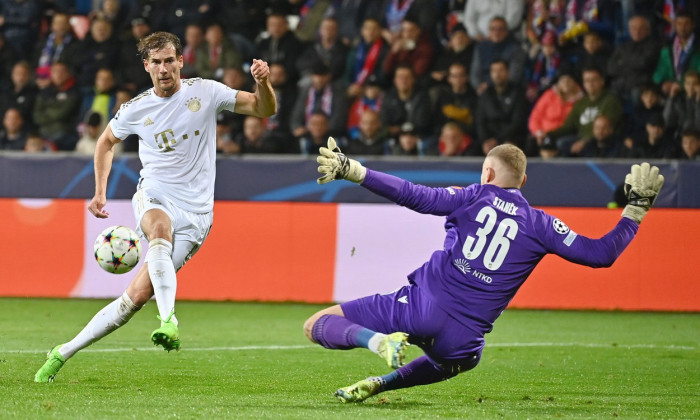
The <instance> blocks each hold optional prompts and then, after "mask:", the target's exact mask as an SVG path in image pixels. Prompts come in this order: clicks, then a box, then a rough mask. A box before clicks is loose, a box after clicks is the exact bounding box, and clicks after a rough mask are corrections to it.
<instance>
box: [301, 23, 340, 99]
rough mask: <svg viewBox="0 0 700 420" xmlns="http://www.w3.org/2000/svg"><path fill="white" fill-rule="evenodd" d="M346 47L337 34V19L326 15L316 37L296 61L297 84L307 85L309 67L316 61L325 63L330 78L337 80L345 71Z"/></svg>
mask: <svg viewBox="0 0 700 420" xmlns="http://www.w3.org/2000/svg"><path fill="white" fill-rule="evenodd" d="M347 54H348V47H347V46H346V45H345V44H343V42H342V41H341V40H340V36H339V35H338V21H336V20H335V18H332V17H327V18H325V19H323V20H322V21H321V27H320V28H319V31H318V39H316V40H315V41H314V42H312V43H310V44H309V45H308V46H307V47H306V48H305V49H304V52H303V53H302V54H301V55H300V56H299V58H298V59H297V62H296V67H297V72H298V73H299V74H300V76H301V80H300V81H299V86H300V87H301V88H304V87H308V86H309V79H310V78H311V69H312V68H313V66H314V65H315V64H316V63H322V64H324V65H326V66H327V67H328V68H329V69H330V71H331V80H333V81H335V80H339V79H341V78H342V77H343V72H344V71H345V61H346V59H347Z"/></svg>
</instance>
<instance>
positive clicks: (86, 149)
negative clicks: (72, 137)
mask: <svg viewBox="0 0 700 420" xmlns="http://www.w3.org/2000/svg"><path fill="white" fill-rule="evenodd" d="M106 125H107V122H106V120H104V119H103V117H102V116H101V115H100V114H99V113H97V112H92V113H90V114H88V115H87V118H85V129H84V130H83V134H82V136H81V137H80V140H78V144H76V145H75V152H76V153H77V154H79V155H85V156H93V155H94V154H95V147H97V139H99V138H100V134H101V133H102V130H104V128H105V126H106ZM114 146H115V150H114V152H115V154H119V153H121V151H122V147H123V143H118V144H115V145H114Z"/></svg>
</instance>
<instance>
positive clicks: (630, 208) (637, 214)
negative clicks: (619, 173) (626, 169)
mask: <svg viewBox="0 0 700 420" xmlns="http://www.w3.org/2000/svg"><path fill="white" fill-rule="evenodd" d="M663 185H664V176H663V175H661V174H659V168H657V167H656V166H651V165H649V164H648V163H647V162H643V163H642V164H641V165H632V168H631V171H630V173H628V174H627V176H626V177H625V196H626V197H627V200H628V204H627V205H626V206H625V209H624V210H623V211H622V216H623V217H626V218H628V219H630V220H634V221H635V222H637V224H639V223H642V219H644V216H646V214H647V212H648V211H649V209H650V208H651V206H652V205H654V201H655V200H656V197H657V196H658V195H659V191H661V187H662V186H663Z"/></svg>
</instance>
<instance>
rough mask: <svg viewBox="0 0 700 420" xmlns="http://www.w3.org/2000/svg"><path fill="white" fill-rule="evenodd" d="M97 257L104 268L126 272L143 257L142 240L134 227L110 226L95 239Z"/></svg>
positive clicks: (121, 272)
mask: <svg viewBox="0 0 700 420" xmlns="http://www.w3.org/2000/svg"><path fill="white" fill-rule="evenodd" d="M95 259H96V260H97V264H99V266H100V267H102V269H103V270H105V271H107V272H109V273H114V274H124V273H127V272H129V271H131V269H132V268H134V267H136V264H138V262H139V259H141V242H140V241H139V237H138V235H137V234H136V232H134V231H133V230H132V229H130V228H128V227H126V226H110V227H108V228H107V229H105V230H103V231H102V233H100V234H99V235H98V236H97V239H95Z"/></svg>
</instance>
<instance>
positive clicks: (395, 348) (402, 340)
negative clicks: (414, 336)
mask: <svg viewBox="0 0 700 420" xmlns="http://www.w3.org/2000/svg"><path fill="white" fill-rule="evenodd" d="M408 346H409V344H408V334H406V333H402V332H395V333H392V334H389V335H387V336H386V337H384V339H383V340H382V342H381V343H379V347H378V349H377V350H378V352H379V357H381V358H382V359H384V361H385V362H386V364H387V365H388V366H389V367H390V368H392V369H398V368H400V367H401V366H403V364H404V363H403V359H404V354H403V351H404V349H405V348H406V347H408Z"/></svg>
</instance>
